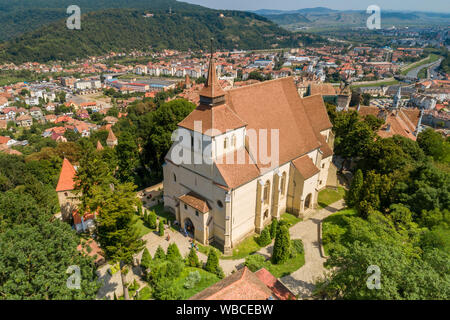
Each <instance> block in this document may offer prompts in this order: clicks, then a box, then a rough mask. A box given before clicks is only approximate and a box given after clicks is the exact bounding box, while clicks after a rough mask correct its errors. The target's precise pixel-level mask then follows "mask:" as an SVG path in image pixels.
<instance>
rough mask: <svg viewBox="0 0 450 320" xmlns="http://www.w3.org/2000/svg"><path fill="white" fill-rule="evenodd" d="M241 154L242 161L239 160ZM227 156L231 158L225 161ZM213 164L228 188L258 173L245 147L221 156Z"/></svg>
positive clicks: (253, 177)
mask: <svg viewBox="0 0 450 320" xmlns="http://www.w3.org/2000/svg"><path fill="white" fill-rule="evenodd" d="M241 154H242V155H244V159H243V161H240V158H239V157H240V156H241ZM227 157H228V158H229V159H230V158H231V157H232V158H231V159H233V160H232V161H227ZM240 163H242V164H240ZM215 165H216V167H217V169H218V170H219V173H220V175H221V176H222V178H223V179H224V181H225V183H226V184H227V186H228V187H229V188H236V187H239V186H240V185H243V184H245V183H246V182H249V181H252V180H253V179H256V178H257V177H258V176H259V175H260V171H259V169H258V167H257V165H256V164H255V162H254V161H253V160H252V158H251V157H250V155H249V153H248V152H247V150H246V149H245V148H240V149H238V150H236V151H234V152H233V153H232V154H228V155H224V156H222V158H221V159H218V161H216V162H215Z"/></svg>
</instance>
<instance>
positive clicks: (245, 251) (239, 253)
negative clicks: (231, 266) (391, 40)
mask: <svg viewBox="0 0 450 320" xmlns="http://www.w3.org/2000/svg"><path fill="white" fill-rule="evenodd" d="M257 237H259V235H256V234H255V235H252V236H250V237H248V238H246V239H245V240H244V241H242V242H241V243H239V244H238V245H237V247H236V248H234V249H233V255H232V256H222V257H221V258H222V259H231V260H235V259H243V258H245V257H247V256H248V255H250V254H252V253H254V252H256V251H258V250H259V249H261V246H260V245H259V244H258V243H256V240H255V239H256V238H257Z"/></svg>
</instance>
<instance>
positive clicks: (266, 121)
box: [226, 77, 323, 164]
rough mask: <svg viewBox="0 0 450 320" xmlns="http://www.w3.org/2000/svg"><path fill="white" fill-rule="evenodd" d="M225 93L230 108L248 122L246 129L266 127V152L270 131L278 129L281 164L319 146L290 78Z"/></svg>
mask: <svg viewBox="0 0 450 320" xmlns="http://www.w3.org/2000/svg"><path fill="white" fill-rule="evenodd" d="M226 96H227V104H228V105H229V106H230V108H231V109H232V110H234V111H235V112H236V114H237V115H238V116H239V117H240V118H241V119H243V120H244V121H245V122H246V123H247V124H248V125H247V130H249V129H254V130H256V132H259V131H260V130H261V129H265V130H267V132H268V136H269V138H268V139H267V142H268V143H267V150H269V151H270V150H272V146H271V138H270V133H271V130H272V129H273V130H278V133H279V163H280V164H283V163H287V162H289V161H292V160H293V159H295V158H297V157H298V156H299V155H301V154H305V153H307V152H309V151H312V150H314V149H316V148H318V147H320V142H319V141H318V140H317V137H316V135H315V132H314V130H313V128H312V126H311V124H310V121H309V118H308V116H307V114H306V111H305V107H304V103H303V101H302V99H301V98H300V96H299V95H298V92H297V88H296V86H295V83H294V81H293V78H292V77H286V78H280V79H276V80H270V81H265V82H261V83H257V84H253V85H250V86H246V87H241V88H236V89H232V90H229V91H227V94H226ZM317 101H318V103H320V104H323V101H322V100H321V101H319V100H317ZM258 140H259V139H258ZM274 147H277V146H274ZM257 149H258V150H259V147H258V146H257ZM254 158H255V159H258V157H254Z"/></svg>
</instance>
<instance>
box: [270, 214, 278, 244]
mask: <svg viewBox="0 0 450 320" xmlns="http://www.w3.org/2000/svg"><path fill="white" fill-rule="evenodd" d="M277 229H278V220H277V219H273V221H272V224H271V225H270V238H272V239H275V236H276V235H277Z"/></svg>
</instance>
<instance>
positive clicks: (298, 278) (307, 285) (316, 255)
mask: <svg viewBox="0 0 450 320" xmlns="http://www.w3.org/2000/svg"><path fill="white" fill-rule="evenodd" d="M343 208H344V201H343V200H340V201H338V202H335V203H333V204H331V205H330V206H328V207H326V208H323V209H321V210H316V211H313V212H312V213H311V215H310V216H308V217H306V218H305V220H304V221H301V222H299V223H297V224H296V225H295V226H293V227H292V228H291V229H290V230H289V231H290V235H291V239H302V241H303V247H304V249H305V264H304V265H303V266H302V267H301V268H300V269H298V270H297V271H295V272H293V273H291V274H290V275H288V276H285V277H283V278H281V279H280V280H281V282H283V283H284V284H285V285H286V286H287V287H288V288H289V289H290V290H291V291H292V292H293V293H294V294H299V298H301V299H306V298H308V297H310V296H311V293H312V290H313V289H314V282H315V280H317V279H318V278H321V277H322V276H323V275H324V273H325V272H326V269H325V268H324V266H323V263H324V262H325V260H326V259H325V258H323V257H322V255H321V253H320V247H319V226H320V222H321V221H322V220H323V219H325V218H326V217H328V216H329V215H331V214H333V213H335V212H337V211H339V210H341V209H343Z"/></svg>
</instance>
